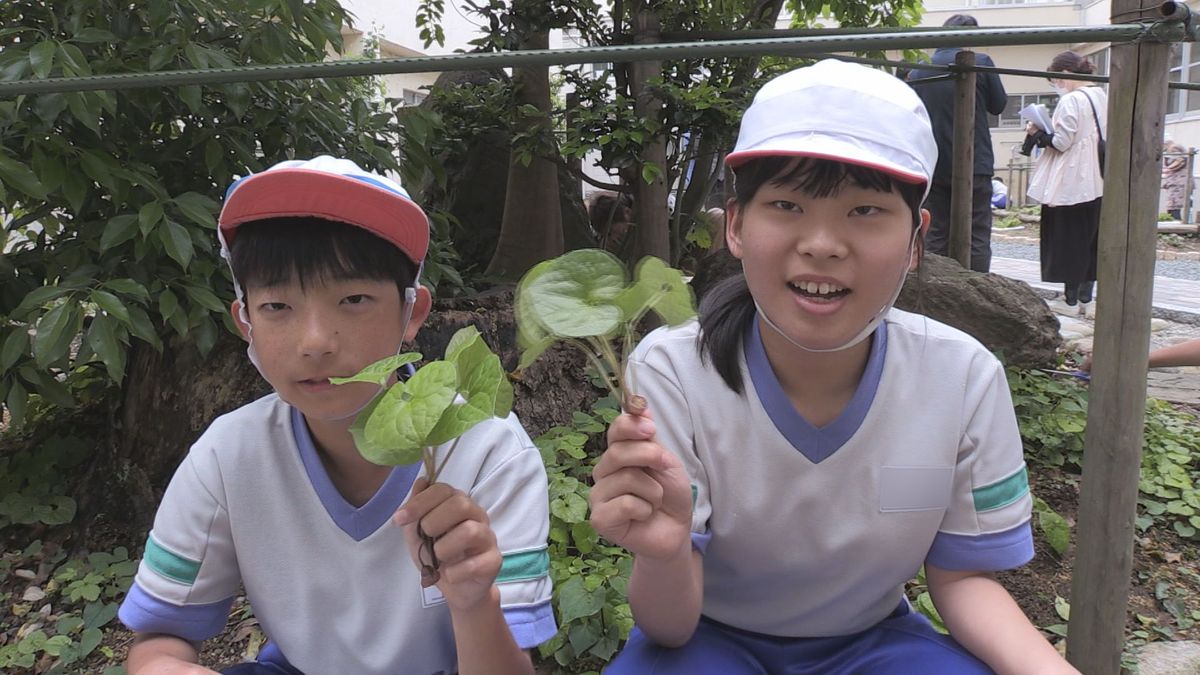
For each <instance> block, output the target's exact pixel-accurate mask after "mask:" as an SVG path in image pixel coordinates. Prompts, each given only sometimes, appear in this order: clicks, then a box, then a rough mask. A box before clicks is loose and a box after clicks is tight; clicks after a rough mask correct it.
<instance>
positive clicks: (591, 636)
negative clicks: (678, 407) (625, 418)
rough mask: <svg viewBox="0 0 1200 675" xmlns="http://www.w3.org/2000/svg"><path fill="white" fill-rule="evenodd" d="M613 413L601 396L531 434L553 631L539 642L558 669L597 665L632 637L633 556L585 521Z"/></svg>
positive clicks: (587, 668)
mask: <svg viewBox="0 0 1200 675" xmlns="http://www.w3.org/2000/svg"><path fill="white" fill-rule="evenodd" d="M617 414H618V410H617V403H616V401H615V400H614V399H612V398H610V397H605V398H602V399H600V400H599V401H597V402H596V404H595V405H593V406H592V409H591V411H590V412H576V413H575V414H574V416H573V419H572V422H571V424H569V425H566V426H559V427H554V428H552V429H550V430H549V431H547V432H546V433H544V434H542V435H541V436H538V437H537V438H535V439H534V443H535V444H536V445H537V447H538V450H539V451H540V452H541V454H542V460H543V462H544V463H545V465H546V474H547V477H548V478H549V480H550V576H551V579H552V580H553V582H554V598H553V602H554V607H555V610H556V613H557V618H558V633H557V634H556V635H555V636H554V637H553V638H552V639H550V640H549V641H548V642H546V643H545V644H543V645H541V646H540V647H539V648H538V652H539V654H540V655H541V656H542V657H543V658H545V659H547V660H549V659H553V660H554V664H555V667H556V669H557V670H556V672H559V673H581V672H588V671H599V670H600V669H601V668H602V667H603V665H604V664H605V663H607V662H608V661H609V660H610V659H611V658H612V657H613V655H614V654H615V653H616V651H617V649H618V648H619V646H620V644H621V643H622V642H624V641H625V639H626V638H628V637H629V631H630V630H631V629H632V628H633V615H632V613H631V612H630V609H629V604H628V602H627V599H626V589H627V586H628V583H629V574H630V572H631V570H632V568H633V558H632V557H631V555H630V554H629V552H628V551H626V550H625V549H623V548H621V547H619V546H607V545H605V544H604V543H603V542H602V541H601V540H600V537H599V535H597V534H596V531H595V530H594V529H592V526H591V524H590V523H589V522H588V520H587V515H588V510H587V504H588V501H587V500H588V492H589V489H590V487H589V486H590V483H591V471H592V467H593V466H594V465H595V462H596V459H597V458H598V457H599V455H600V452H601V450H602V447H601V445H600V441H601V439H602V438H603V435H604V430H605V429H606V428H607V426H608V424H609V423H610V422H612V420H613V419H615V418H616V416H617Z"/></svg>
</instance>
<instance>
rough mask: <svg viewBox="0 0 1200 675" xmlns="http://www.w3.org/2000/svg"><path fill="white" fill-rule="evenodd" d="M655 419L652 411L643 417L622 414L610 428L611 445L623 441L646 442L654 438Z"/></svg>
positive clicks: (609, 439)
mask: <svg viewBox="0 0 1200 675" xmlns="http://www.w3.org/2000/svg"><path fill="white" fill-rule="evenodd" d="M654 432H655V427H654V419H653V418H652V417H651V416H650V411H648V410H647V411H646V412H645V413H644V414H641V415H631V414H629V413H622V414H620V415H618V416H617V419H615V420H613V422H612V424H611V425H609V427H608V442H609V444H610V445H611V444H613V443H619V442H621V441H644V440H649V439H651V438H653V437H654Z"/></svg>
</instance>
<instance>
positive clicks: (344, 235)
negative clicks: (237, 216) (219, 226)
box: [230, 216, 417, 297]
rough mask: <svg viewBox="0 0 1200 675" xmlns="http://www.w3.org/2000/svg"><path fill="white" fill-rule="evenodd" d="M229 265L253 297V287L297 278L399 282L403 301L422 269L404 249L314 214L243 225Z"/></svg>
mask: <svg viewBox="0 0 1200 675" xmlns="http://www.w3.org/2000/svg"><path fill="white" fill-rule="evenodd" d="M232 246H233V249H232V251H231V260H230V267H232V268H233V275H234V277H235V278H236V279H237V280H238V283H240V284H241V285H242V290H243V291H244V292H245V293H246V294H247V296H248V295H249V289H250V287H251V286H275V285H278V284H285V283H288V282H290V281H292V280H296V281H298V282H300V287H301V288H305V286H306V284H309V283H313V282H317V283H324V282H328V281H335V280H341V281H344V280H351V279H370V280H373V281H388V280H391V281H395V282H396V287H397V288H398V289H399V290H400V295H401V297H403V296H404V289H405V288H408V287H410V286H412V285H413V281H414V280H415V279H416V276H417V266H416V264H414V263H413V261H412V260H410V259H409V258H408V256H406V255H405V254H404V253H403V252H402V251H401V250H400V249H398V248H396V247H395V246H394V245H392V244H390V243H388V242H387V241H384V240H383V239H380V238H379V237H376V236H375V235H373V234H371V233H370V232H368V231H366V230H364V229H362V228H361V227H355V226H354V225H350V224H348V223H341V222H337V221H332V220H324V219H322V218H314V217H311V216H299V217H286V218H267V219H264V220H257V221H254V222H250V223H245V224H244V225H241V226H239V227H238V234H237V238H236V239H234V240H233V245H232Z"/></svg>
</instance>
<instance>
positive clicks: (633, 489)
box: [588, 468, 663, 509]
mask: <svg viewBox="0 0 1200 675" xmlns="http://www.w3.org/2000/svg"><path fill="white" fill-rule="evenodd" d="M622 495H632V496H634V497H637V498H639V499H641V500H642V501H645V502H646V503H647V504H649V505H650V507H651V508H652V509H658V508H660V507H661V506H662V502H663V486H662V484H661V483H659V482H658V481H657V480H655V479H654V478H653V477H652V476H651V475H650V474H648V473H646V472H645V471H643V470H641V469H633V468H629V469H622V470H621V471H618V472H617V473H614V474H611V475H609V476H608V477H607V478H605V479H604V480H602V481H597V482H596V484H595V485H593V486H592V490H591V493H590V494H589V496H588V499H589V501H590V502H591V503H592V508H593V509H594V508H596V507H597V506H598V505H601V504H604V503H605V502H608V501H611V500H613V499H616V498H617V497H620V496H622Z"/></svg>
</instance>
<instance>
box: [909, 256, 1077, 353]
mask: <svg viewBox="0 0 1200 675" xmlns="http://www.w3.org/2000/svg"><path fill="white" fill-rule="evenodd" d="M896 306H897V307H899V308H900V309H906V310H908V311H910V312H917V313H918V314H924V315H925V316H928V317H930V318H933V319H937V320H938V321H941V322H942V323H947V324H950V325H951V326H954V327H955V328H958V329H959V330H962V331H965V332H967V333H969V334H971V335H972V336H974V337H975V339H976V340H979V341H980V342H982V343H983V344H984V346H985V347H987V348H988V349H990V350H992V351H993V352H996V353H997V354H999V355H1000V358H1001V359H1003V360H1004V362H1005V363H1006V364H1009V365H1014V366H1020V367H1022V368H1043V367H1050V366H1053V364H1054V362H1055V358H1056V356H1057V353H1058V349H1059V348H1060V347H1061V346H1062V337H1061V336H1060V335H1059V332H1058V318H1057V317H1056V316H1055V315H1054V313H1053V312H1051V311H1050V308H1049V307H1047V306H1046V302H1045V301H1044V300H1042V298H1041V297H1040V296H1038V294H1037V293H1035V292H1034V290H1033V289H1032V288H1031V287H1030V286H1029V285H1028V284H1026V283H1024V282H1021V281H1016V280H1015V279H1009V278H1008V277H1003V276H1000V275H999V274H983V273H981V272H973V271H971V270H968V269H964V268H963V267H962V266H961V265H959V264H958V263H957V262H955V261H954V260H951V259H950V258H945V257H942V256H940V255H933V254H931V253H929V254H926V255H925V257H924V259H923V260H922V261H921V269H920V270H919V271H918V272H914V273H912V274H909V275H908V280H907V281H906V282H905V284H904V290H903V291H901V292H900V298H899V300H897V301H896Z"/></svg>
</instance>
